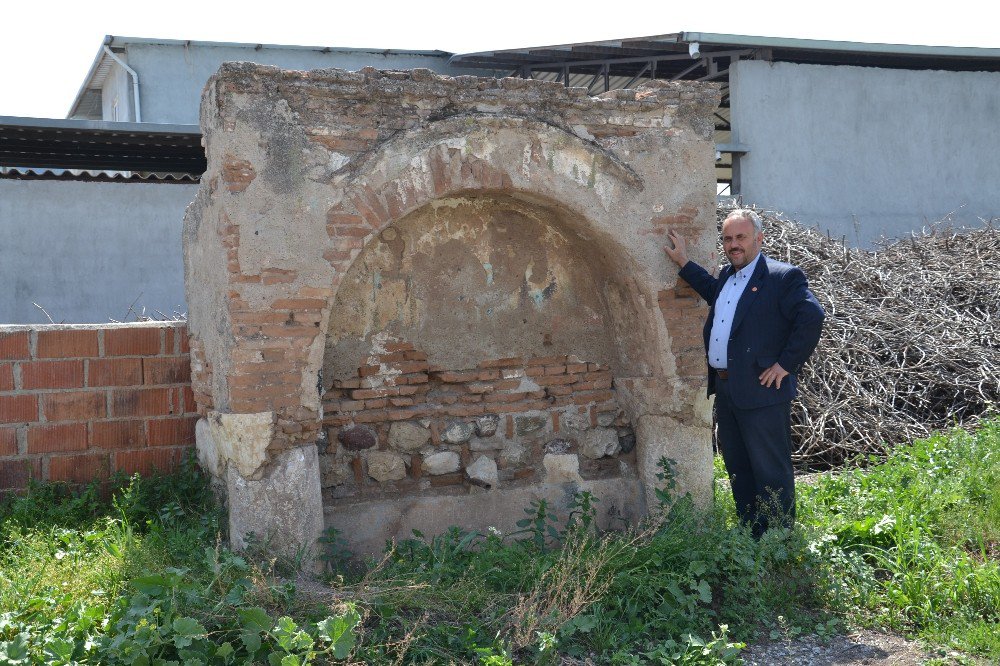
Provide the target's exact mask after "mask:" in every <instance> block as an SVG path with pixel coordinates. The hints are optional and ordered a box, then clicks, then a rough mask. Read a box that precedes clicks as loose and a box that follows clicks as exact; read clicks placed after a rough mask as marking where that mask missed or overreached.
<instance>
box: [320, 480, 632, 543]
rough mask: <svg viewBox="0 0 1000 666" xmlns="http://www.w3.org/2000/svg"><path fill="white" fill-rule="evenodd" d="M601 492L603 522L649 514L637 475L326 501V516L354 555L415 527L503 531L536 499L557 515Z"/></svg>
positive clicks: (620, 522) (427, 530) (410, 532)
mask: <svg viewBox="0 0 1000 666" xmlns="http://www.w3.org/2000/svg"><path fill="white" fill-rule="evenodd" d="M583 490H589V491H590V492H591V493H593V494H594V496H595V497H597V499H598V500H600V501H599V503H598V504H597V506H596V508H597V523H598V525H600V526H601V527H603V528H607V527H624V526H626V525H628V524H634V523H636V522H637V521H638V520H639V519H640V518H641V517H642V516H644V515H646V507H645V504H644V502H643V492H642V486H641V484H640V482H639V480H638V479H635V478H624V479H623V478H617V479H602V480H595V481H583V482H582V483H561V484H541V485H537V486H530V487H525V488H508V489H503V490H492V491H483V492H476V493H473V494H471V495H466V494H462V495H450V496H441V495H438V496H433V497H411V498H407V499H404V500H400V499H389V500H379V501H366V502H358V503H355V504H338V505H336V506H332V507H327V509H326V514H325V519H326V525H327V526H328V527H334V528H336V529H338V530H340V532H341V533H342V534H343V535H344V536H345V537H346V538H347V539H348V541H349V543H350V548H351V550H352V552H354V554H356V555H362V556H364V555H376V554H378V553H380V552H382V550H383V549H384V548H385V543H386V540H387V539H395V540H402V539H408V538H412V536H413V530H419V531H421V532H423V533H424V534H426V535H428V536H431V535H436V534H442V533H444V532H446V531H447V530H448V528H449V527H452V526H457V527H460V528H462V529H464V530H479V531H485V530H486V529H487V528H488V527H495V528H496V529H498V530H500V531H501V532H502V533H503V534H510V533H512V532H514V531H516V530H518V529H519V528H518V527H517V525H516V523H517V521H518V520H521V519H522V518H525V517H526V514H525V513H524V509H527V508H528V507H529V505H530V503H531V501H532V500H537V499H541V498H545V500H546V501H547V502H548V503H549V506H550V507H551V508H552V509H553V512H554V513H555V514H556V515H557V516H558V517H559V519H560V520H561V521H562V520H565V518H566V516H567V515H568V514H569V503H570V501H571V500H572V499H573V496H574V494H575V493H577V492H578V491H583Z"/></svg>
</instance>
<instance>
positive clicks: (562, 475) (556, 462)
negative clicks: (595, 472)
mask: <svg viewBox="0 0 1000 666" xmlns="http://www.w3.org/2000/svg"><path fill="white" fill-rule="evenodd" d="M542 466H543V467H544V468H545V481H546V483H570V482H572V483H582V482H583V477H581V476H580V459H579V458H577V457H576V454H574V453H547V454H545V457H544V458H542Z"/></svg>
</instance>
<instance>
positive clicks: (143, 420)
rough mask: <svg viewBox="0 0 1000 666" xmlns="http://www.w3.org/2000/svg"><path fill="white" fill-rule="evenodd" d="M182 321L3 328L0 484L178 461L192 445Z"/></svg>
mask: <svg viewBox="0 0 1000 666" xmlns="http://www.w3.org/2000/svg"><path fill="white" fill-rule="evenodd" d="M196 420H197V414H196V405H195V403H194V397H193V395H192V393H191V362H190V352H189V349H188V337H187V327H186V326H185V325H184V324H178V323H139V324H106V325H95V326H62V325H54V326H34V327H28V326H7V327H0V491H4V490H12V489H13V490H19V489H23V488H25V487H27V485H28V481H29V479H32V478H34V479H38V480H45V481H68V482H72V483H87V482H89V481H91V480H93V479H98V480H104V479H106V478H108V477H109V475H111V474H112V473H114V472H116V471H121V472H123V473H125V474H132V473H133V472H139V473H142V474H146V473H149V472H150V471H152V470H153V469H154V468H155V469H160V470H163V471H166V470H169V469H171V468H173V467H174V465H176V464H177V463H178V461H180V460H181V458H182V456H183V455H184V453H185V450H186V449H188V448H189V447H191V446H192V445H193V444H194V424H195V421H196Z"/></svg>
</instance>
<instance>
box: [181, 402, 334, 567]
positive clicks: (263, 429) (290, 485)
mask: <svg viewBox="0 0 1000 666" xmlns="http://www.w3.org/2000/svg"><path fill="white" fill-rule="evenodd" d="M274 420H275V419H274V414H273V413H272V412H260V413H256V414H223V413H220V412H214V411H212V412H209V413H208V416H207V417H205V418H202V419H200V420H199V421H198V424H197V426H196V429H195V436H196V442H197V450H198V460H199V462H200V463H201V464H202V466H203V467H204V469H205V470H206V471H208V473H209V474H211V475H212V477H213V478H214V479H216V482H217V483H219V482H220V481H221V482H222V484H223V487H224V489H225V496H226V500H227V504H228V508H229V536H230V541H231V543H232V545H233V547H234V548H235V549H237V550H242V549H243V548H245V547H246V545H247V539H248V537H249V536H250V535H251V534H252V535H253V537H254V538H255V539H257V540H258V541H259V542H260V543H263V544H265V545H266V546H267V547H268V548H270V549H272V550H274V551H275V552H277V553H280V554H282V555H285V556H287V557H296V556H298V555H299V554H300V552H301V551H303V550H304V551H306V552H313V553H314V552H315V546H316V540H317V539H318V538H319V536H320V534H321V533H322V531H323V505H322V498H321V495H320V477H319V461H318V458H317V452H316V445H315V444H307V445H305V446H300V447H296V448H292V449H287V450H284V451H281V452H279V453H277V454H272V455H271V456H268V455H267V447H268V444H270V442H271V440H272V438H273V436H274Z"/></svg>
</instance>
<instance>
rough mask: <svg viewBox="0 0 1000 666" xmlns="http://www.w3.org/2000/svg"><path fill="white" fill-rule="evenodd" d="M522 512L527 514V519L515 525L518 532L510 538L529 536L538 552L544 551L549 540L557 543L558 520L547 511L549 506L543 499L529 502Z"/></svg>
mask: <svg viewBox="0 0 1000 666" xmlns="http://www.w3.org/2000/svg"><path fill="white" fill-rule="evenodd" d="M524 512H525V513H526V514H528V517H527V518H522V519H521V520H519V521H517V523H515V524H516V525H517V526H518V527H519V528H520V531H518V532H513V533H512V534H511V536H517V535H520V534H528V535H530V536H531V542H532V543H533V544H535V547H536V548H538V550H545V547H546V544H547V543H548V541H549V540H552V541H554V542H558V541H559V538H560V534H559V529H558V526H559V519H558V518H557V517H556V514H555V513H553V512H552V511H551V510H550V509H549V504H548V502H547V501H546V500H545V499H544V498H542V499H536V500H531V504H530V506H529V507H528V508H527V509H525V510H524Z"/></svg>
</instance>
